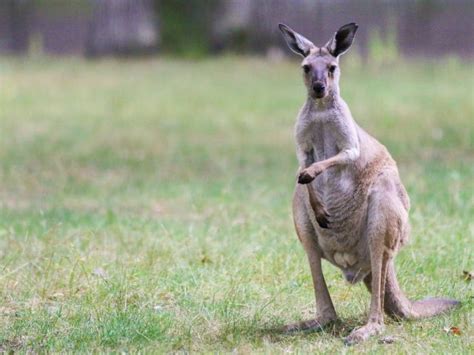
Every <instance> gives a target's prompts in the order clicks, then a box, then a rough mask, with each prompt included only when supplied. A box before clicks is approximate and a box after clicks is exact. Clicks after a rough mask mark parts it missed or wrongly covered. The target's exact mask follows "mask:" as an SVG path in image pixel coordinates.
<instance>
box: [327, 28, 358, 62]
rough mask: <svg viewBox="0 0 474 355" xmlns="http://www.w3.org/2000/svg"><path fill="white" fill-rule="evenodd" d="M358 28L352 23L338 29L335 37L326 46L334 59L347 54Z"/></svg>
mask: <svg viewBox="0 0 474 355" xmlns="http://www.w3.org/2000/svg"><path fill="white" fill-rule="evenodd" d="M358 27H359V26H358V25H357V24H356V23H354V22H352V23H348V24H347V25H344V26H342V27H341V28H340V29H338V30H337V32H336V33H335V34H334V37H333V38H331V40H330V41H329V42H328V43H327V44H326V48H327V49H328V51H329V53H331V54H332V55H333V56H334V57H338V56H340V55H341V54H343V53H345V52H346V51H347V50H348V49H349V47H350V46H351V45H352V41H353V40H354V37H355V33H356V31H357V28H358Z"/></svg>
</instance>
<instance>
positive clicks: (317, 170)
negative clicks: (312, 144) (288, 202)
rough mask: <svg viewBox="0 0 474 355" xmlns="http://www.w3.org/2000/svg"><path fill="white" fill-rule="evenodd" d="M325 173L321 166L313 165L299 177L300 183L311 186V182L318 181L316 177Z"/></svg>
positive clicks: (302, 171)
mask: <svg viewBox="0 0 474 355" xmlns="http://www.w3.org/2000/svg"><path fill="white" fill-rule="evenodd" d="M322 172H323V169H322V167H321V166H320V165H319V164H313V165H311V166H310V167H308V168H306V169H303V170H301V172H300V174H299V176H298V183H300V184H309V183H310V182H311V181H313V180H314V179H316V176H318V175H319V174H321V173H322Z"/></svg>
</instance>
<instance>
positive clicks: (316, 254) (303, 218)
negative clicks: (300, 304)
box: [284, 184, 337, 331]
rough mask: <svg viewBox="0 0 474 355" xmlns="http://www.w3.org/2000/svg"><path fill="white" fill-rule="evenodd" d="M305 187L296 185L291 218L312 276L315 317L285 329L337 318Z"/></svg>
mask: <svg viewBox="0 0 474 355" xmlns="http://www.w3.org/2000/svg"><path fill="white" fill-rule="evenodd" d="M306 193H307V190H306V187H305V186H303V185H299V184H298V185H297V186H296V190H295V194H294V197H293V219H294V223H295V229H296V233H297V235H298V238H299V239H300V241H301V244H303V247H304V249H305V251H306V255H307V257H308V261H309V266H310V269H311V276H312V278H313V286H314V293H315V296H316V318H315V319H312V320H308V321H304V322H300V323H295V324H290V325H288V326H286V327H285V329H284V330H285V331H300V330H311V329H314V330H317V329H320V328H322V327H323V326H325V325H327V324H328V323H331V322H333V321H335V320H336V319H337V315H336V311H335V309H334V306H333V304H332V301H331V296H330V295H329V291H328V288H327V286H326V281H325V280H324V276H323V270H322V267H321V251H320V249H319V246H318V245H317V243H316V233H315V231H314V227H313V225H312V223H311V220H310V218H309V216H308V210H307V209H306V206H305V202H304V201H305V199H307V198H308V197H307V196H305V194H306Z"/></svg>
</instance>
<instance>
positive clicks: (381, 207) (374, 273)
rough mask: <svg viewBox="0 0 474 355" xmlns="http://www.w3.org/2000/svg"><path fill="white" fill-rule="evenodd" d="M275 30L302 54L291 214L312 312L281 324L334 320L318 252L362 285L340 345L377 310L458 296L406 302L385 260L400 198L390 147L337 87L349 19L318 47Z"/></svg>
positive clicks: (402, 234)
mask: <svg viewBox="0 0 474 355" xmlns="http://www.w3.org/2000/svg"><path fill="white" fill-rule="evenodd" d="M279 28H280V30H281V32H282V33H283V37H284V39H285V40H286V42H287V44H288V46H289V47H290V49H291V50H292V51H293V52H295V53H297V54H299V55H301V56H302V57H303V61H302V63H301V67H302V70H303V78H304V83H305V85H306V88H307V99H306V102H305V104H304V105H303V107H302V108H301V110H300V112H299V115H298V118H297V122H296V126H295V139H296V154H297V158H298V162H299V166H300V168H299V171H298V182H297V184H296V187H295V191H294V196H293V220H294V224H295V229H296V233H297V235H298V238H299V240H300V241H301V243H302V245H303V247H304V249H305V251H306V254H307V257H308V260H309V265H310V269H311V275H312V279H313V286H314V291H315V296H316V318H315V319H313V320H309V321H305V322H301V323H297V324H293V325H289V326H287V327H285V330H286V331H296V330H309V329H319V328H322V327H324V326H325V325H327V324H328V323H330V322H333V321H335V320H336V319H337V315H336V311H335V309H334V306H333V303H332V301H331V297H330V295H329V292H328V289H327V286H326V282H325V280H324V276H323V272H322V268H321V259H326V260H327V261H329V262H330V263H332V264H333V265H335V266H337V267H338V268H340V269H341V270H342V273H343V275H344V277H345V279H346V280H347V281H348V282H349V283H351V284H355V283H356V282H359V281H363V282H364V283H365V285H366V287H367V288H368V290H369V291H370V292H371V300H370V310H369V315H368V321H367V323H366V324H365V325H364V326H362V327H360V328H357V329H354V330H353V331H352V332H351V333H350V334H349V335H348V336H347V337H346V338H345V342H346V344H348V345H351V344H355V343H358V342H361V341H364V340H366V339H368V338H369V337H370V336H373V335H376V334H379V333H381V332H382V331H383V329H384V311H385V312H386V313H387V314H388V315H390V316H392V317H395V318H405V319H416V318H422V317H429V316H434V315H436V314H438V313H441V312H444V311H446V310H448V309H450V308H452V307H454V306H456V305H457V304H458V303H459V302H457V301H455V300H450V299H443V298H431V299H425V300H421V301H415V302H412V301H410V300H409V299H408V298H407V297H406V296H405V295H404V293H403V292H402V291H401V289H400V287H399V285H398V281H397V277H396V273H395V267H394V261H393V259H394V257H395V255H396V253H397V251H398V250H399V249H400V247H401V246H403V245H404V244H406V242H407V241H408V237H409V233H410V225H409V220H408V211H409V208H410V200H409V198H408V194H407V192H406V190H405V187H404V186H403V184H402V182H401V180H400V177H399V174H398V169H397V165H396V163H395V161H394V160H393V159H392V157H391V156H390V153H389V152H388V151H387V149H386V148H385V147H384V146H383V145H382V144H381V143H379V142H378V141H377V140H376V139H375V138H374V137H372V136H371V135H369V134H368V133H366V132H365V131H364V130H363V129H362V128H360V127H359V126H358V125H357V123H356V122H355V121H354V119H353V118H352V115H351V112H350V110H349V107H348V106H347V104H346V103H345V102H344V100H343V99H342V98H341V96H340V93H339V77H340V69H339V57H340V56H341V55H342V54H344V53H345V52H346V51H347V50H348V49H349V47H350V46H351V45H352V42H353V40H354V37H355V33H356V31H357V28H358V25H357V24H355V23H349V24H347V25H344V26H342V27H341V28H340V29H339V30H338V31H337V32H336V33H335V34H334V36H333V37H332V38H331V39H330V40H329V42H328V43H327V44H326V45H324V46H323V47H316V46H315V45H314V44H313V43H312V42H311V41H309V40H308V39H307V38H305V37H303V36H302V35H301V34H299V33H297V32H295V31H293V30H292V29H291V28H289V27H288V26H286V25H284V24H280V25H279Z"/></svg>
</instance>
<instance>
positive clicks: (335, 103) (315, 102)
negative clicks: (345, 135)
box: [305, 93, 352, 119]
mask: <svg viewBox="0 0 474 355" xmlns="http://www.w3.org/2000/svg"><path fill="white" fill-rule="evenodd" d="M305 106H306V110H307V111H308V112H310V113H312V114H317V113H318V112H321V113H323V112H326V111H332V112H336V113H337V115H338V116H341V118H342V117H347V118H348V119H352V115H351V112H350V110H349V106H347V104H346V102H345V101H344V100H343V99H342V97H341V96H340V95H339V93H332V94H329V95H327V96H326V97H323V98H321V99H314V98H312V97H311V96H308V97H307V99H306V103H305Z"/></svg>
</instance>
